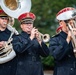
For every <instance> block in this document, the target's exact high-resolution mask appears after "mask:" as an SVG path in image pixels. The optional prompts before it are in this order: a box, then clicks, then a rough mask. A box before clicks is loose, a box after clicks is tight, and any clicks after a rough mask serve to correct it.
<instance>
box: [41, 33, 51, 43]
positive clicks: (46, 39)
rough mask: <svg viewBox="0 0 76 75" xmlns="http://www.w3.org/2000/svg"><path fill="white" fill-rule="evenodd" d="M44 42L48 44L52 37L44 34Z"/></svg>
mask: <svg viewBox="0 0 76 75" xmlns="http://www.w3.org/2000/svg"><path fill="white" fill-rule="evenodd" d="M42 40H43V41H44V42H45V43H46V42H49V40H50V35H49V34H44V35H43V36H42Z"/></svg>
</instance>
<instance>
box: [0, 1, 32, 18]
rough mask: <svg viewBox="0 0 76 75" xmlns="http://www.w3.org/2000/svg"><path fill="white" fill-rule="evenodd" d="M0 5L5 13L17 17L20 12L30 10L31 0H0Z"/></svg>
mask: <svg viewBox="0 0 76 75" xmlns="http://www.w3.org/2000/svg"><path fill="white" fill-rule="evenodd" d="M0 6H1V8H2V9H3V10H4V12H5V13H6V14H8V15H9V16H11V17H13V18H18V17H19V16H20V14H22V13H25V12H29V11H30V9H31V0H0Z"/></svg>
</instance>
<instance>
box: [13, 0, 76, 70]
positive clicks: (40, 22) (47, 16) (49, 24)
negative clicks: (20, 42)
mask: <svg viewBox="0 0 76 75" xmlns="http://www.w3.org/2000/svg"><path fill="white" fill-rule="evenodd" d="M31 1H32V7H31V12H33V13H34V14H35V15H36V20H35V23H34V26H35V27H36V28H38V29H39V31H40V32H41V33H43V34H45V33H48V34H50V36H53V35H55V34H56V28H57V27H58V22H57V20H56V14H57V12H58V11H59V10H61V9H63V8H65V7H74V8H76V0H31ZM14 27H15V28H16V29H17V30H18V31H19V32H20V31H21V29H20V25H19V22H18V20H15V24H14ZM47 45H49V44H48V43H47ZM42 63H43V65H44V69H53V67H54V59H53V57H52V56H48V57H47V58H42Z"/></svg>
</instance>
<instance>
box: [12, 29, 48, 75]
mask: <svg viewBox="0 0 76 75" xmlns="http://www.w3.org/2000/svg"><path fill="white" fill-rule="evenodd" d="M29 36H30V35H28V34H27V33H25V32H23V31H22V33H21V34H20V35H18V36H17V37H15V38H14V39H13V42H12V43H13V48H14V50H15V51H16V53H17V54H18V65H17V72H16V75H43V68H42V64H41V58H40V57H41V56H43V57H46V56H48V55H49V49H48V48H47V46H46V44H44V43H43V42H42V43H41V45H42V47H41V46H40V45H39V43H38V41H37V40H36V39H34V40H30V38H29Z"/></svg>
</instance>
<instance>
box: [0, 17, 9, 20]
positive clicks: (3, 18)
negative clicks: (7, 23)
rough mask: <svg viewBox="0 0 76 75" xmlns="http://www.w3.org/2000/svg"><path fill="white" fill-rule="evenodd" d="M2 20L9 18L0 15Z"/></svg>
mask: <svg viewBox="0 0 76 75" xmlns="http://www.w3.org/2000/svg"><path fill="white" fill-rule="evenodd" d="M0 18H1V19H2V20H9V18H8V17H0Z"/></svg>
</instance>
